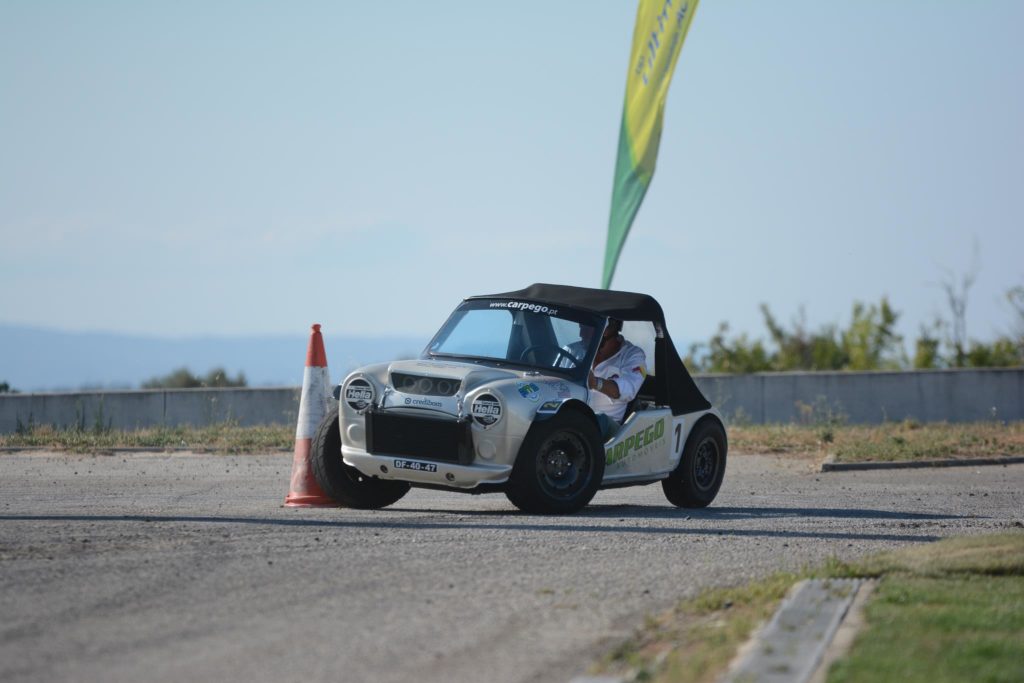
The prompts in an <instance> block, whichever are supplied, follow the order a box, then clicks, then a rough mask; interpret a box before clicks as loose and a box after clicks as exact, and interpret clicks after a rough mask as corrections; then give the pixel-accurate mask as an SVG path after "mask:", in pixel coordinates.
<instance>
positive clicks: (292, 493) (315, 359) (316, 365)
mask: <svg viewBox="0 0 1024 683" xmlns="http://www.w3.org/2000/svg"><path fill="white" fill-rule="evenodd" d="M330 396H331V378H330V375H329V374H328V372H327V354H326V353H325V352H324V338H323V336H321V334H320V325H313V331H312V333H311V334H310V335H309V350H307V351H306V370H305V372H304V373H303V375H302V397H301V398H300V399H299V425H298V427H297V428H296V430H295V459H294V461H293V462H292V482H291V488H290V489H289V491H288V495H287V496H286V497H285V499H284V504H285V505H286V506H288V507H315V506H332V507H334V506H337V503H336V502H334V501H333V500H331V499H330V498H328V497H327V496H326V495H325V494H324V492H323V491H322V490H321V489H320V485H319V484H317V483H316V479H315V478H313V470H312V469H311V467H310V464H309V454H310V450H311V448H312V444H313V434H314V433H316V429H317V427H319V426H320V423H321V422H322V421H323V419H324V417H325V416H326V415H327V408H328V405H329V400H330Z"/></svg>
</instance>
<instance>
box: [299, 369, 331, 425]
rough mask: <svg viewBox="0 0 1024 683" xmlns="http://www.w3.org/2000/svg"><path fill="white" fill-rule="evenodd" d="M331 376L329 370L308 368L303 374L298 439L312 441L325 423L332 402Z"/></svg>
mask: <svg viewBox="0 0 1024 683" xmlns="http://www.w3.org/2000/svg"><path fill="white" fill-rule="evenodd" d="M330 387H331V376H330V373H329V372H328V370H327V368H310V367H307V368H306V370H305V372H303V373H302V398H301V400H300V401H299V422H298V425H297V426H296V428H295V438H296V439H312V438H313V435H314V434H316V430H317V427H319V426H320V423H321V422H323V421H324V418H325V417H326V416H327V411H328V409H329V407H330V400H331V389H330Z"/></svg>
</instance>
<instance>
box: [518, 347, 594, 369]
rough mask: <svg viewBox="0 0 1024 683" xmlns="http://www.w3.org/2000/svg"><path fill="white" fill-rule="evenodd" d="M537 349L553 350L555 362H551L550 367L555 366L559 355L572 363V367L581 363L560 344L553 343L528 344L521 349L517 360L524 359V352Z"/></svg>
mask: <svg viewBox="0 0 1024 683" xmlns="http://www.w3.org/2000/svg"><path fill="white" fill-rule="evenodd" d="M538 349H546V350H548V351H554V352H555V362H554V363H553V364H552V367H556V366H557V365H558V359H559V358H560V357H561V358H565V359H566V360H567V361H569V362H570V363H572V367H574V368H576V367H579V365H580V363H581V361H580V359H579V358H577V357H576V356H574V355H572V354H571V353H569V352H568V351H566V350H565V349H563V348H562V347H561V346H555V345H554V344H530V345H529V346H527V347H526V348H525V349H523V352H522V353H521V354H519V360H526V354H528V353H530V352H531V351H535V350H538Z"/></svg>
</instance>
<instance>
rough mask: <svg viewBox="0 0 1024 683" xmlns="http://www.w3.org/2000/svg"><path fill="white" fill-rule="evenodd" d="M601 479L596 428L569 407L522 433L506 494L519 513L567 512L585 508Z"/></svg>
mask: <svg viewBox="0 0 1024 683" xmlns="http://www.w3.org/2000/svg"><path fill="white" fill-rule="evenodd" d="M603 478H604V447H603V446H602V444H601V432H600V430H598V428H597V425H596V424H594V421H593V420H591V419H590V418H589V417H587V416H586V415H583V414H582V413H578V412H576V411H569V412H565V413H561V414H559V415H556V416H555V417H553V418H551V419H550V420H548V421H546V422H538V423H537V424H535V425H534V426H533V428H532V429H531V430H530V432H529V434H527V435H526V439H525V440H524V441H523V445H522V448H520V449H519V457H517V458H516V464H515V467H513V468H512V475H511V476H510V477H509V480H508V486H507V487H506V489H505V495H506V496H508V499H509V500H510V501H512V504H513V505H515V506H516V507H517V508H519V509H520V510H522V511H523V512H533V513H539V514H549V515H552V514H553V515H558V514H567V513H570V512H576V511H577V510H580V509H581V508H583V507H585V506H586V504H587V503H589V502H590V499H591V498H593V497H594V494H595V493H597V488H598V487H599V486H600V485H601V480H602V479H603Z"/></svg>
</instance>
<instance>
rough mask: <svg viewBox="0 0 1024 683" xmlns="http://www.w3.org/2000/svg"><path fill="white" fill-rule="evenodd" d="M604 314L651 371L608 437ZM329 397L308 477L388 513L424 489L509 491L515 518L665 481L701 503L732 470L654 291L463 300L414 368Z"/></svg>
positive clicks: (347, 501) (365, 371) (373, 369)
mask: <svg viewBox="0 0 1024 683" xmlns="http://www.w3.org/2000/svg"><path fill="white" fill-rule="evenodd" d="M609 318H615V319H618V320H622V321H624V326H623V330H622V333H623V336H624V337H625V338H626V339H628V340H629V341H631V342H632V343H633V344H636V345H638V346H640V347H641V348H643V349H644V351H645V353H646V357H647V368H646V373H645V374H646V377H645V379H644V383H643V385H642V387H641V389H640V392H639V394H638V395H637V397H636V398H635V399H634V400H633V401H632V402H631V403H630V405H629V406H628V407H627V410H626V415H625V419H624V421H623V423H622V425H621V427H619V428H618V430H617V431H616V432H615V433H614V434H612V435H611V436H610V437H609V438H607V439H606V440H602V437H601V432H600V429H599V427H598V421H597V418H596V417H595V415H594V412H593V410H591V408H590V406H589V405H588V404H587V396H588V392H589V391H590V390H589V389H588V388H587V376H588V373H589V370H590V368H591V366H592V364H593V361H594V357H595V355H596V354H597V346H598V343H599V340H600V339H601V334H602V332H603V331H604V327H605V326H606V325H607V324H608V320H609ZM585 340H586V341H585ZM334 395H335V397H336V398H337V399H338V409H337V410H336V411H334V412H333V413H331V414H328V416H327V417H326V418H325V420H324V422H323V423H322V424H321V425H320V427H319V429H318V431H317V433H316V436H315V438H314V439H313V448H312V469H313V473H314V476H315V477H316V480H317V482H318V483H319V484H320V486H321V488H323V490H324V492H325V493H326V494H327V495H328V496H330V497H331V498H333V499H334V500H336V501H337V502H338V503H339V504H341V505H343V506H345V507H352V508H364V509H367V508H382V507H385V506H387V505H390V504H392V503H394V502H395V501H397V500H398V499H400V498H401V497H402V496H404V495H405V494H406V492H408V491H409V488H410V487H412V486H420V487H427V488H440V489H445V490H451V491H465V492H469V493H484V492H490V491H503V492H504V493H505V494H506V495H507V496H508V498H509V500H511V501H512V503H513V504H514V505H516V507H518V508H520V509H521V510H525V511H527V512H535V513H568V512H574V511H576V510H579V509H580V508H582V507H584V506H585V505H586V504H587V503H588V502H590V500H591V498H593V497H594V494H595V493H596V492H597V490H598V489H600V488H610V487H616V486H632V485H643V484H650V483H653V482H657V481H660V482H661V486H662V488H663V489H664V491H665V496H666V497H667V498H668V500H669V502H671V503H672V504H674V505H677V506H680V507H704V506H706V505H708V504H709V503H711V501H712V500H714V498H715V495H716V494H717V493H718V489H719V487H720V486H721V485H722V477H723V476H724V474H725V458H726V451H727V441H726V435H725V427H724V425H723V422H722V419H721V416H720V415H719V413H718V411H716V410H715V409H714V408H712V407H711V404H710V403H708V401H707V399H705V398H704V396H703V395H702V394H701V392H700V390H699V389H698V388H697V385H696V384H695V383H694V381H693V379H692V378H691V377H690V374H689V373H688V372H687V371H686V368H685V367H684V366H683V363H682V361H681V360H680V358H679V355H678V353H676V350H675V347H674V346H673V345H672V340H671V338H670V337H669V335H668V331H667V330H666V329H665V317H664V314H663V313H662V310H661V306H660V305H658V302H657V301H655V300H654V299H653V298H652V297H650V296H647V295H645V294H633V293H629V292H617V291H608V290H601V289H585V288H580V287H567V286H560V285H546V284H535V285H532V286H530V287H528V288H526V289H523V290H520V291H517V292H508V293H505V294H493V295H489V296H474V297H470V298H468V299H466V300H465V301H463V302H462V303H461V304H460V305H459V306H458V308H456V309H455V312H454V313H452V315H451V316H450V317H449V318H448V321H447V322H446V323H445V324H444V326H442V327H441V330H440V331H439V332H438V333H437V334H436V335H435V336H434V338H433V339H432V340H431V341H430V344H429V345H428V346H427V348H426V349H425V350H424V352H423V354H422V356H421V357H420V358H417V359H413V360H402V361H393V362H391V363H380V364H376V365H368V366H366V367H363V368H359V369H358V370H356V371H354V372H352V373H351V374H349V375H348V377H346V378H345V380H344V381H343V382H342V383H341V384H339V385H338V386H337V387H336V388H335V389H334Z"/></svg>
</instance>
